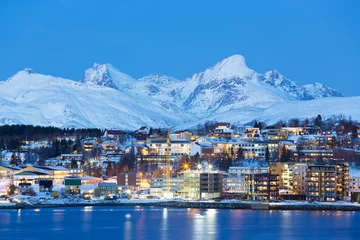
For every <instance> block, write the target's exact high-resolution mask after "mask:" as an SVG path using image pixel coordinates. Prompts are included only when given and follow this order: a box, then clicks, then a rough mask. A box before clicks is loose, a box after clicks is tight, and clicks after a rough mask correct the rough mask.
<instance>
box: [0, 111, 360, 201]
mask: <svg viewBox="0 0 360 240" xmlns="http://www.w3.org/2000/svg"><path fill="white" fill-rule="evenodd" d="M1 128H2V129H1V130H0V134H1V135H0V147H1V148H2V151H1V155H0V157H1V159H0V160H1V161H0V164H1V165H0V195H1V204H3V203H7V202H12V203H18V202H21V201H24V199H25V200H26V199H31V198H33V199H37V200H39V199H45V200H47V201H52V200H53V199H62V201H65V202H66V201H73V200H74V199H75V198H76V199H82V200H83V201H90V200H92V201H96V200H101V201H119V200H121V199H127V200H129V201H131V200H134V201H135V200H144V201H146V200H151V201H154V200H160V199H173V200H179V201H187V200H191V201H208V200H215V201H217V200H218V201H221V200H229V199H232V200H240V201H249V202H252V201H265V202H269V201H270V202H281V201H299V202H300V201H306V202H336V201H342V202H344V201H345V202H349V203H350V202H357V203H359V201H360V124H358V123H357V122H356V121H352V120H351V119H346V118H345V117H342V118H341V119H337V120H326V121H325V120H323V119H322V117H321V116H320V115H318V116H317V117H316V118H314V119H310V120H309V119H305V120H304V121H300V120H299V119H292V120H289V121H288V122H277V123H276V124H273V125H269V126H266V124H265V123H263V122H253V123H252V124H251V125H245V126H233V125H231V124H230V123H229V122H206V123H205V124H203V125H198V126H197V127H196V128H194V129H188V130H172V129H170V128H166V129H160V128H151V127H148V126H143V127H141V128H139V129H137V130H135V131H124V130H120V129H108V130H89V131H87V130H75V129H63V130H61V129H56V128H51V130H48V132H46V131H44V129H49V128H45V127H44V128H42V127H33V126H24V125H16V126H8V125H5V126H2V127H1ZM29 129H30V130H29ZM35 129H37V130H35ZM14 131H15V132H16V133H14ZM36 131H38V132H41V134H38V133H37V132H36ZM44 132H46V133H44ZM15 135H16V138H15V137H13V136H15ZM358 166H359V170H358Z"/></svg>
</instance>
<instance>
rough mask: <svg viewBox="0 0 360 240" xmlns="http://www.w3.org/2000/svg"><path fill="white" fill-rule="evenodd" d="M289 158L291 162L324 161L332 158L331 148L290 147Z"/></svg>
mask: <svg viewBox="0 0 360 240" xmlns="http://www.w3.org/2000/svg"><path fill="white" fill-rule="evenodd" d="M290 160H291V161H292V162H308V161H319V162H323V161H324V162H326V161H332V160H334V155H333V151H332V149H311V150H310V149H306V150H296V149H290Z"/></svg>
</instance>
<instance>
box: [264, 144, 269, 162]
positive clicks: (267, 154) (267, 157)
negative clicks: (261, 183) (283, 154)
mask: <svg viewBox="0 0 360 240" xmlns="http://www.w3.org/2000/svg"><path fill="white" fill-rule="evenodd" d="M265 161H266V162H270V151H269V147H266V150H265Z"/></svg>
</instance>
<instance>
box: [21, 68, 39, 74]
mask: <svg viewBox="0 0 360 240" xmlns="http://www.w3.org/2000/svg"><path fill="white" fill-rule="evenodd" d="M20 72H24V73H27V74H35V73H37V72H35V70H33V69H32V68H25V69H24V70H22V71H20Z"/></svg>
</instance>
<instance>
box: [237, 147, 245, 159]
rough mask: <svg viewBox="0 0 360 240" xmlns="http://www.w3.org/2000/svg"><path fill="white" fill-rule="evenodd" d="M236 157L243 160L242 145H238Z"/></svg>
mask: <svg viewBox="0 0 360 240" xmlns="http://www.w3.org/2000/svg"><path fill="white" fill-rule="evenodd" d="M237 159H238V160H244V149H242V147H239V148H238V150H237Z"/></svg>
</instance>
